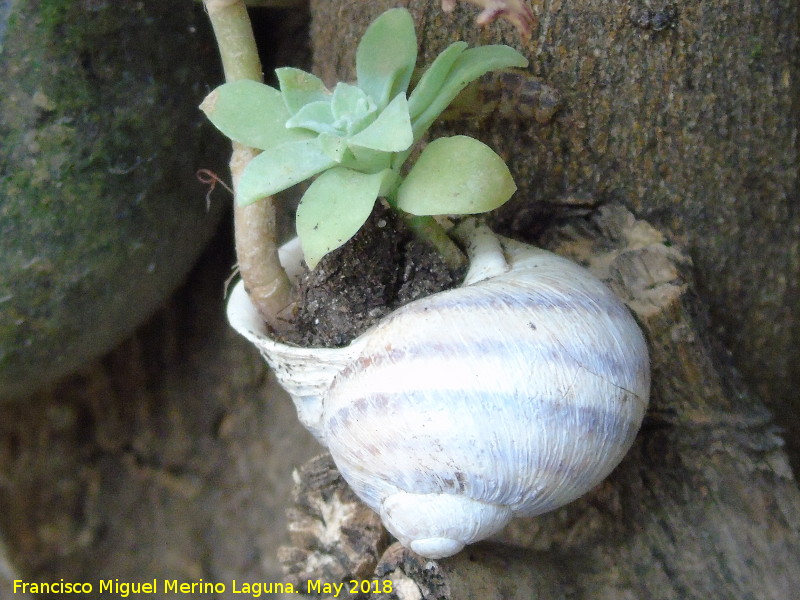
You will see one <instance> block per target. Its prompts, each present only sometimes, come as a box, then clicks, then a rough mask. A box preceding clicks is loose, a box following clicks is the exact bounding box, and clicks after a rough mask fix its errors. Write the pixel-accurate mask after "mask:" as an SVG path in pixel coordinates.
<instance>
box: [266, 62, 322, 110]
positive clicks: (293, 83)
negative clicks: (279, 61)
mask: <svg viewBox="0 0 800 600" xmlns="http://www.w3.org/2000/svg"><path fill="white" fill-rule="evenodd" d="M275 75H277V76H278V84H279V85H280V88H281V96H283V101H284V103H285V104H286V108H287V109H288V111H289V112H290V113H291V114H292V115H293V114H295V113H296V112H297V111H298V110H300V109H301V108H303V107H304V106H305V105H306V104H310V103H312V102H319V101H321V100H330V99H331V93H330V92H329V91H328V88H326V87H325V84H324V83H322V80H321V79H320V78H319V77H317V76H316V75H312V74H311V73H306V72H305V71H302V70H300V69H295V68H294V67H281V68H280V69H275Z"/></svg>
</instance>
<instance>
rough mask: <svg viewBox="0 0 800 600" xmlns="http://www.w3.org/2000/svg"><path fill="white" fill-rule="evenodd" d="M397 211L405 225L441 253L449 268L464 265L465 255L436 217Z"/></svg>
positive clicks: (457, 267)
mask: <svg viewBox="0 0 800 600" xmlns="http://www.w3.org/2000/svg"><path fill="white" fill-rule="evenodd" d="M398 212H399V213H400V214H401V215H402V217H403V220H405V222H406V225H408V226H409V227H410V228H411V230H412V231H413V232H414V233H415V234H416V235H418V236H419V237H421V238H422V239H424V240H427V241H429V242H430V243H431V244H433V247H434V248H436V251H437V252H439V254H441V255H442V258H443V259H444V261H445V264H447V266H448V268H450V270H452V271H459V270H460V269H461V268H462V267H464V266H466V264H467V257H466V256H465V255H464V253H463V252H461V250H460V249H459V248H458V246H457V245H456V243H455V242H454V241H453V240H452V239H450V236H449V235H447V232H446V231H445V230H444V227H442V226H441V225H440V224H439V223H438V222H437V221H436V219H434V218H433V217H417V216H415V215H410V214H408V213H405V212H402V211H398Z"/></svg>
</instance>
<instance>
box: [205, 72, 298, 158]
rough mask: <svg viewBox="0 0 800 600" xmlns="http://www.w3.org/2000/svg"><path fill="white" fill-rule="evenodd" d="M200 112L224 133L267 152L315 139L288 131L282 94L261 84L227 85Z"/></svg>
mask: <svg viewBox="0 0 800 600" xmlns="http://www.w3.org/2000/svg"><path fill="white" fill-rule="evenodd" d="M200 109H201V110H202V111H203V112H205V113H206V116H207V117H208V119H209V120H210V121H211V122H212V123H213V124H214V126H215V127H216V128H217V129H219V130H220V131H221V132H222V133H224V134H225V135H226V136H228V137H229V138H230V139H232V140H234V141H236V142H240V143H242V144H244V145H245V146H250V147H251V148H259V149H261V150H266V149H268V148H272V147H274V146H277V145H279V144H284V143H286V142H293V141H298V140H304V139H308V138H310V137H312V136H313V134H312V133H311V132H309V131H303V130H300V129H294V130H292V129H286V120H287V119H288V118H289V113H288V111H287V110H286V106H285V105H284V103H283V98H282V97H281V94H280V92H279V91H278V90H276V89H274V88H271V87H269V86H268V85H264V84H263V83H258V82H257V81H250V80H248V79H242V80H240V81H233V82H231V83H225V84H223V85H221V86H219V87H218V88H217V89H215V90H214V91H213V92H211V93H210V94H209V95H208V96H207V97H206V99H205V100H203V103H202V104H201V105H200Z"/></svg>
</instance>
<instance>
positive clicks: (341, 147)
mask: <svg viewBox="0 0 800 600" xmlns="http://www.w3.org/2000/svg"><path fill="white" fill-rule="evenodd" d="M317 139H318V140H319V145H320V148H322V151H323V152H324V153H325V154H327V155H328V156H330V157H331V159H333V160H335V161H336V162H337V163H340V162H342V160H343V158H344V156H345V153H346V152H347V142H345V140H344V138H342V137H340V136H338V135H330V134H328V133H320V134H319V137H318V138H317Z"/></svg>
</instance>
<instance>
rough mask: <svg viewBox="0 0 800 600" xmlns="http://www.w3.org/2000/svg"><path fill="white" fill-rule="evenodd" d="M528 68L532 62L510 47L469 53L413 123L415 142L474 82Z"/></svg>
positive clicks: (453, 69) (456, 64)
mask: <svg viewBox="0 0 800 600" xmlns="http://www.w3.org/2000/svg"><path fill="white" fill-rule="evenodd" d="M527 66H528V59H527V58H525V57H524V56H522V54H520V53H519V52H517V51H516V50H514V49H513V48H511V47H510V46H503V45H495V46H481V47H478V48H470V49H469V50H465V51H464V52H463V53H461V55H460V56H459V57H458V58H457V59H456V60H455V62H454V63H453V66H452V68H451V69H450V73H448V75H447V78H446V79H445V81H444V83H443V84H442V87H441V88H440V90H439V93H438V94H437V95H436V97H435V98H434V99H433V100H432V101H431V102H430V103H429V104H428V107H427V108H426V109H425V110H424V112H423V113H422V114H420V115H419V116H418V117H417V118H416V119H414V120H413V121H412V124H413V128H414V139H415V140H418V139H420V138H421V137H422V135H423V134H424V133H425V131H427V129H428V128H429V127H430V126H431V124H432V123H433V122H434V121H435V120H436V117H438V116H439V115H440V114H441V113H442V111H443V110H444V109H445V108H447V105H448V104H450V102H452V101H453V98H455V97H456V96H457V95H458V93H459V92H460V91H461V90H463V89H464V88H465V87H466V86H467V84H469V83H470V82H472V81H474V80H475V79H477V78H478V77H480V76H481V75H484V74H486V73H488V72H489V71H494V70H497V69H507V68H509V67H527Z"/></svg>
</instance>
